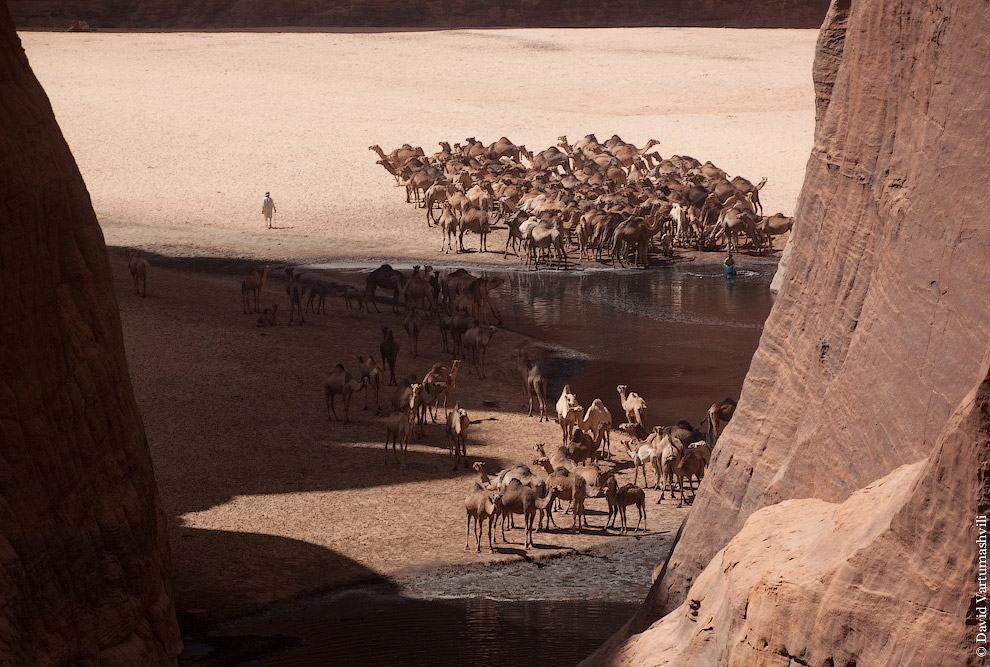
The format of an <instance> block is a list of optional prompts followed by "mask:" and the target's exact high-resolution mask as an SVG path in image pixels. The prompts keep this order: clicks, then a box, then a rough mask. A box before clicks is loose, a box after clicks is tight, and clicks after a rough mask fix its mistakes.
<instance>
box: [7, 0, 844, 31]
mask: <svg viewBox="0 0 990 667" xmlns="http://www.w3.org/2000/svg"><path fill="white" fill-rule="evenodd" d="M7 3H8V5H9V7H10V11H11V14H13V16H14V20H15V22H16V23H17V25H18V26H19V27H47V28H56V29H59V30H65V29H66V28H68V26H69V23H70V22H71V21H72V20H73V19H85V20H86V21H88V22H89V23H90V25H91V26H92V27H94V28H101V29H105V28H125V29H126V28H136V29H152V30H154V29H173V28H210V29H240V28H251V27H287V26H293V27H295V26H305V27H372V26H385V27H391V26H402V27H404V28H415V27H422V28H463V27H480V26H513V27H523V26H525V27H531V26H553V27H556V26H562V27H592V26H645V25H652V26H726V27H739V28H752V27H765V28H817V27H818V26H819V25H820V24H821V21H822V18H823V17H824V16H825V10H826V9H827V8H828V2H827V0H765V1H764V2H759V3H754V2H746V1H745V0H659V1H658V0H615V1H614V2H599V1H597V0H573V1H571V2H565V1H562V0H480V1H477V2H468V1H467V0H429V1H427V2H413V1H412V0H349V1H346V2H342V1H340V0H317V1H316V2H310V1H305V2H304V1H302V0H286V1H285V2H279V3H265V2H262V1H261V0H202V1H200V2H192V1H189V0H173V1H166V2H163V1H162V0H139V1H138V2H124V1H123V0H8V2H7Z"/></svg>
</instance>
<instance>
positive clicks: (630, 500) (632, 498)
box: [605, 475, 646, 535]
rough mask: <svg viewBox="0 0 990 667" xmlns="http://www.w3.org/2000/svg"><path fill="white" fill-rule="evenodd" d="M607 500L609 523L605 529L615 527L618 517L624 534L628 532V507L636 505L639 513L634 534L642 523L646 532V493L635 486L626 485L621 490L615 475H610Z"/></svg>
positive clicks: (606, 486) (606, 488)
mask: <svg viewBox="0 0 990 667" xmlns="http://www.w3.org/2000/svg"><path fill="white" fill-rule="evenodd" d="M605 499H606V500H607V501H608V522H607V523H606V524H605V528H606V529H607V528H609V527H611V526H614V525H615V517H616V515H618V516H620V517H621V519H622V534H623V535H625V534H626V532H627V524H626V507H628V506H629V505H635V506H636V509H637V510H638V511H639V515H638V517H637V519H636V527H635V528H633V532H635V531H637V530H639V523H640V521H642V522H643V530H646V492H644V491H643V489H641V488H639V487H638V486H636V485H635V484H626V485H625V486H623V487H621V488H619V483H618V482H616V481H615V475H609V477H608V480H607V481H606V483H605Z"/></svg>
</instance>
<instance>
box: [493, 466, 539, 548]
mask: <svg viewBox="0 0 990 667" xmlns="http://www.w3.org/2000/svg"><path fill="white" fill-rule="evenodd" d="M555 495H556V490H554V489H551V491H550V493H548V494H547V495H546V496H544V497H543V498H540V497H539V496H538V495H537V493H536V491H535V490H534V489H532V488H530V487H528V486H523V485H522V484H521V483H520V482H519V480H512V481H511V482H510V483H509V484H508V485H507V486H506V487H505V490H503V491H502V492H501V493H499V494H498V495H497V496H495V498H494V503H495V512H494V514H493V516H502V517H505V516H506V515H513V514H521V515H523V520H524V525H525V531H526V537H525V546H524V548H526V549H528V548H530V547H532V546H533V519H534V518H536V513H537V512H538V511H545V510H546V508H547V507H549V506H550V503H551V502H553V499H554V497H555ZM491 530H492V522H491V520H489V522H488V531H489V533H491ZM502 541H503V542H506V543H508V540H507V539H505V522H504V521H503V522H502Z"/></svg>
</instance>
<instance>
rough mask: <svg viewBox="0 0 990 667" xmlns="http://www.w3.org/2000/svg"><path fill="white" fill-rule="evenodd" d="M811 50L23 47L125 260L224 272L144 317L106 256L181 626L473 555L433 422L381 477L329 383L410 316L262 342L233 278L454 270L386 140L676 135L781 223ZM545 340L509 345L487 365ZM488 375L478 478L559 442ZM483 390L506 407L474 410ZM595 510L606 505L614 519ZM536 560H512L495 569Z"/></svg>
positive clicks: (273, 286)
mask: <svg viewBox="0 0 990 667" xmlns="http://www.w3.org/2000/svg"><path fill="white" fill-rule="evenodd" d="M815 36H816V33H815V32H814V31H793V30H772V31H771V30H747V31H739V30H719V31H716V30H697V29H620V30H491V31H480V30H457V31H442V32H422V33H421V32H394V33H389V32H385V33H278V34H263V33H224V34H209V33H171V34H124V33H116V34H101V33H95V34H63V33H30V32H25V33H21V38H22V40H23V42H24V45H25V48H26V51H27V54H28V56H29V58H30V61H31V64H32V66H33V68H34V69H35V71H36V73H37V75H38V77H39V79H40V80H41V82H42V84H43V85H44V86H45V89H46V91H47V93H48V95H49V96H50V98H51V101H52V104H53V107H54V109H55V113H56V116H57V118H58V121H59V123H60V126H61V128H62V131H63V132H64V134H65V136H66V138H67V140H68V143H69V145H70V147H71V148H72V150H73V153H74V155H75V158H76V160H77V163H78V165H79V167H80V170H81V172H82V174H83V177H84V179H85V180H86V183H87V186H88V188H89V191H90V193H91V196H92V199H93V204H94V207H95V210H96V212H97V214H98V216H99V218H100V221H101V224H102V227H103V231H104V234H105V237H106V240H107V243H108V245H110V246H133V247H140V248H143V249H146V250H149V251H152V252H155V253H159V254H161V255H166V256H172V257H187V258H196V257H221V258H229V259H231V260H232V261H231V262H230V264H229V266H228V268H227V269H226V270H220V269H218V268H217V267H216V265H213V266H212V267H211V268H210V270H209V271H206V272H203V271H196V270H192V267H193V266H194V265H193V264H192V263H186V264H183V263H175V264H171V265H168V266H162V265H161V264H160V263H159V265H158V266H153V268H152V278H151V279H149V292H150V294H149V297H148V298H147V299H140V298H139V297H134V296H133V295H132V294H131V293H130V278H129V276H128V275H127V272H126V261H125V260H124V258H123V253H122V252H121V251H114V252H113V253H112V257H113V268H114V272H115V275H116V279H117V290H118V298H119V300H120V305H121V316H122V320H123V326H124V333H125V343H126V347H127V353H128V359H129V364H130V369H131V375H132V379H133V381H134V384H135V392H136V395H137V398H138V401H139V404H140V406H141V410H142V413H143V417H144V419H145V424H146V428H147V431H148V437H149V443H150V445H151V449H152V454H153V457H154V461H155V467H156V475H157V479H158V483H159V487H160V491H161V495H162V500H163V504H164V505H165V509H166V512H167V514H168V516H169V517H170V520H171V523H170V535H169V537H170V543H171V545H172V554H173V565H174V574H175V590H176V597H177V605H178V608H179V609H180V610H182V609H188V608H206V609H208V610H210V614H211V616H212V617H214V618H216V617H222V616H230V615H233V614H236V613H240V612H245V611H249V610H252V609H256V608H258V607H259V606H263V605H265V604H268V603H271V602H274V601H277V600H282V599H285V598H289V597H293V596H297V595H300V594H303V593H306V592H309V591H313V590H318V589H326V588H331V587H333V586H339V585H342V584H346V583H353V582H356V581H360V580H375V579H381V578H382V577H396V576H400V575H402V574H403V573H406V574H408V573H410V572H415V571H417V570H421V569H423V568H431V567H435V566H437V565H445V564H446V565H449V564H458V563H476V562H478V559H477V557H476V555H475V554H474V552H473V550H472V551H470V552H465V551H464V549H463V543H462V540H463V538H464V519H463V510H461V509H460V502H461V500H462V498H463V496H464V494H465V492H466V491H467V490H468V488H470V482H469V479H473V475H467V474H465V473H459V474H458V475H456V476H455V475H453V474H452V473H450V471H449V469H448V464H447V460H446V458H445V456H446V455H445V451H444V450H443V449H442V448H441V447H439V444H440V443H441V442H442V435H441V434H442V430H440V427H438V426H433V425H429V426H428V427H427V437H426V438H425V439H423V440H421V441H420V442H419V443H418V444H416V445H414V446H413V447H412V450H411V459H412V465H411V469H410V471H408V472H406V473H404V474H403V475H398V476H397V475H395V474H394V472H393V469H391V468H390V469H389V471H388V472H386V471H385V470H384V469H383V466H382V460H381V443H380V438H381V436H382V434H383V428H382V421H383V418H381V417H380V418H377V419H376V418H373V417H372V416H371V415H370V414H369V413H366V412H363V411H361V410H360V408H361V407H362V406H363V403H364V397H363V396H360V397H358V398H357V399H355V403H354V405H352V416H353V417H355V424H354V425H351V426H347V427H345V426H342V425H338V424H332V423H330V422H328V421H327V418H326V413H325V407H324V406H323V405H322V399H323V397H322V381H323V379H324V377H325V375H326V374H327V372H328V371H329V370H330V369H331V368H332V366H333V364H335V363H337V362H338V361H343V362H344V363H345V364H347V366H348V368H349V369H350V370H351V371H352V372H354V371H356V368H357V364H356V355H357V354H360V353H368V352H374V353H375V354H376V356H377V344H378V340H379V334H378V331H379V328H380V326H381V325H382V324H383V323H386V324H388V325H389V326H391V327H392V328H393V329H395V330H400V329H401V319H400V318H398V317H397V316H391V315H386V314H384V313H383V315H381V316H373V317H369V316H363V315H358V314H350V315H345V314H342V307H341V305H340V304H339V303H337V302H336V300H335V302H334V304H333V306H332V311H333V313H334V314H333V315H331V316H321V317H320V318H319V319H315V320H314V321H313V322H311V323H310V324H309V325H307V326H306V327H303V328H297V327H293V328H288V327H285V326H280V327H279V328H277V329H258V328H255V327H254V326H253V321H254V320H253V318H250V317H248V316H245V315H243V314H242V313H241V307H240V292H239V284H240V279H241V277H242V276H243V272H244V271H243V269H244V265H243V264H240V263H238V262H236V261H233V260H236V259H237V258H251V259H265V260H270V261H276V262H283V261H284V262H294V263H299V262H305V261H310V260H318V259H323V260H336V261H343V260H349V261H354V262H356V263H358V264H361V263H367V264H373V263H375V262H377V261H378V260H380V259H383V258H398V259H404V260H407V262H408V261H409V260H423V261H430V260H433V259H435V258H436V257H437V248H438V247H439V245H438V241H439V239H437V238H436V236H435V235H434V232H430V231H428V230H427V229H426V227H425V225H424V224H423V219H422V211H421V210H417V209H415V208H413V207H412V206H411V205H408V204H405V203H404V195H403V193H402V191H401V190H400V189H399V188H396V187H395V185H394V181H393V179H392V178H391V177H390V176H389V175H388V174H387V173H386V172H385V171H384V170H383V169H381V167H380V166H379V165H377V164H375V159H376V156H375V155H374V154H373V153H372V152H370V151H369V150H368V146H369V145H371V144H375V143H378V144H381V146H382V147H383V148H384V149H385V150H386V151H388V150H390V149H391V148H393V147H395V146H397V145H399V144H401V143H403V142H410V143H413V144H414V145H422V146H424V148H425V149H426V150H427V151H428V152H431V151H433V150H434V149H435V148H436V147H437V146H436V142H437V141H439V140H449V141H452V142H453V141H461V140H463V139H464V138H465V137H468V136H475V137H478V138H480V139H482V140H484V141H486V142H490V141H493V140H495V139H497V138H498V137H499V136H501V135H506V136H508V137H510V138H511V139H512V140H514V141H516V142H518V143H524V144H526V145H527V146H529V147H530V148H543V147H545V146H548V145H551V144H553V143H555V142H556V138H557V137H558V136H559V135H561V134H566V135H568V137H569V138H572V139H573V138H577V137H580V136H583V135H584V134H586V133H589V132H595V133H597V134H598V136H599V137H600V138H604V137H608V136H610V135H611V134H612V133H613V132H614V133H618V134H619V135H620V136H622V137H623V138H624V139H626V140H628V141H632V142H634V143H636V144H637V145H642V144H644V143H645V142H646V140H647V139H648V138H650V137H656V138H658V139H660V140H661V151H660V152H661V153H662V154H663V155H669V154H673V153H678V154H690V155H693V156H694V157H697V158H699V159H701V160H706V159H710V160H712V161H713V162H715V163H716V164H718V165H719V166H721V167H723V168H724V169H726V170H727V171H728V172H729V173H730V174H741V175H744V176H746V177H748V178H750V179H751V180H754V181H755V180H757V179H758V178H760V177H762V176H766V177H767V178H768V184H767V186H766V187H765V188H764V190H763V191H762V193H761V198H762V200H763V203H764V206H765V208H766V210H767V212H768V213H770V212H773V211H777V210H780V211H783V212H785V213H788V214H790V213H792V212H793V209H794V206H795V202H796V199H797V195H798V191H799V189H800V184H801V181H802V178H803V173H804V166H805V165H804V162H805V160H806V158H807V154H808V152H809V150H810V146H811V139H812V136H811V135H812V128H813V121H814V110H813V109H814V97H813V92H812V86H811V80H810V76H809V72H810V69H811V58H812V54H813V50H814V42H815ZM265 191H271V192H272V195H273V197H274V198H275V200H276V203H277V205H278V213H277V215H276V220H275V222H276V227H277V229H274V230H266V229H264V225H263V221H262V217H261V215H260V204H261V197H262V195H263V194H264V192H265ZM502 233H503V234H504V232H502ZM495 238H496V240H494V241H492V244H493V245H494V246H495V247H498V241H497V238H498V236H496V237H495ZM503 238H504V237H503ZM453 261H456V259H454V260H453ZM492 261H494V262H500V263H502V262H503V260H502V258H501V256H479V255H478V254H476V253H475V254H472V255H471V262H472V263H473V264H477V263H483V262H492ZM153 264H155V262H154V261H153ZM166 264H167V263H166ZM283 287H284V283H283V282H279V281H278V280H276V279H273V280H272V281H271V282H270V284H269V285H268V286H267V287H266V290H265V295H264V299H263V301H264V302H265V303H272V302H280V303H281V304H282V306H283V311H282V313H283V314H282V319H281V323H282V324H283V325H284V323H285V321H286V320H285V315H287V313H285V310H286V308H287V304H286V299H285V294H284V290H283V289H282V288H283ZM503 298H504V297H503ZM383 310H385V309H383ZM342 331H343V332H347V333H346V335H340V332H342ZM426 331H427V333H425V334H424V342H421V347H423V348H425V350H427V354H426V357H425V358H420V359H417V360H413V359H411V358H410V357H409V354H408V344H407V343H406V341H405V339H404V335H400V340H401V341H402V342H403V352H402V357H401V360H400V374H405V373H406V372H408V371H410V370H415V371H416V372H417V373H418V374H419V375H420V376H421V375H422V374H423V373H425V372H426V370H428V368H429V366H430V365H431V364H432V363H433V361H436V360H439V359H441V358H442V357H440V356H439V335H438V333H437V332H436V329H435V327H433V326H428V327H427V330H426ZM532 344H534V342H533V341H527V340H525V339H523V338H522V337H521V336H518V335H515V334H511V333H508V332H505V333H504V335H503V334H502V333H500V334H499V335H498V336H497V337H496V339H495V349H494V350H492V351H491V352H490V358H492V359H502V360H505V359H508V358H510V357H511V355H512V352H513V350H514V349H515V348H517V347H519V346H523V345H532ZM491 366H492V370H491V373H490V374H491V376H492V379H491V380H489V381H488V382H487V383H485V384H482V383H480V382H479V381H478V380H477V379H475V378H473V377H472V378H470V379H468V380H466V381H465V383H464V388H463V392H464V394H463V397H464V400H465V401H466V402H467V403H469V404H470V406H471V417H472V418H473V419H477V420H481V422H480V424H479V425H477V426H476V427H474V430H473V431H472V434H471V438H470V442H471V443H472V444H471V447H470V448H469V452H470V456H471V459H472V460H487V461H490V462H491V463H490V465H489V470H492V471H494V470H497V469H498V466H500V465H503V464H507V463H514V462H515V461H517V460H527V461H528V460H531V458H532V444H533V443H534V442H540V441H545V442H548V443H554V442H557V441H558V440H559V438H560V431H559V427H557V425H556V424H553V423H550V424H542V425H541V424H539V423H537V422H536V420H535V419H529V418H527V417H526V416H525V414H521V412H520V409H521V407H522V393H521V389H520V387H518V386H517V383H516V380H515V375H514V371H513V369H512V368H511V367H510V366H509V365H508V364H505V363H502V364H491ZM389 393H390V392H389V391H383V397H382V402H383V404H384V403H385V402H386V401H387V397H388V395H389ZM613 393H614V389H613V388H609V387H605V388H602V392H601V394H602V395H603V396H608V397H610V398H611V397H612V394H613ZM483 398H485V399H487V398H494V399H496V400H497V401H498V402H499V405H500V406H501V407H500V408H499V409H493V410H482V409H479V407H478V406H480V403H481V400H482V399H483ZM554 398H555V397H552V398H551V400H553V399H554ZM590 398H591V397H588V400H590ZM715 398H719V397H713V399H715ZM623 458H624V457H623ZM627 473H628V470H627V471H626V473H624V474H627ZM656 497H657V494H656V492H652V491H651V492H650V495H649V496H648V502H649V504H650V511H651V520H650V523H651V525H650V534H651V535H654V536H659V537H658V539H657V541H656V544H658V545H666V546H668V547H669V540H670V538H672V536H673V534H674V532H676V529H677V526H678V525H679V523H680V521H681V520H682V518H683V516H684V515H685V513H686V510H669V511H665V512H663V513H661V514H659V515H658V513H657V506H656V505H655V504H653V503H654V500H655V499H656ZM594 508H595V510H596V511H603V510H604V500H600V501H597V502H596V503H595V504H594ZM602 519H603V516H602V515H600V514H599V515H595V516H594V517H593V520H594V521H596V522H597V523H599V524H600V523H601V521H602ZM520 538H521V533H519V531H516V532H515V534H514V537H512V538H510V539H516V540H517V541H519V539H520ZM607 539H612V540H614V539H619V538H614V537H613V538H607ZM624 539H631V538H624ZM605 541H606V540H605V539H604V538H602V536H601V535H595V534H589V535H581V536H573V535H564V534H561V535H557V534H555V535H552V536H550V537H548V538H544V537H541V538H538V539H537V542H538V543H540V544H544V545H546V546H551V545H552V546H553V547H561V548H562V549H563V551H561V550H559V549H553V548H546V549H543V550H542V551H543V553H544V555H545V554H548V553H564V552H566V551H567V550H570V549H588V548H592V547H595V546H597V545H602V544H604V543H605ZM518 557H519V550H508V551H505V552H503V554H502V555H500V556H498V557H496V560H505V559H510V558H518ZM659 557H660V553H659V551H658V558H659ZM484 558H487V556H485V557H484ZM642 576H643V577H648V576H649V572H646V571H645V570H644V572H643V573H642Z"/></svg>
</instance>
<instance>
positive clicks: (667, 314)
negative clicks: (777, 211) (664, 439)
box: [500, 265, 773, 424]
mask: <svg viewBox="0 0 990 667" xmlns="http://www.w3.org/2000/svg"><path fill="white" fill-rule="evenodd" d="M772 271H773V267H772V266H768V267H764V268H762V269H761V270H757V271H740V272H739V275H737V276H736V277H735V278H733V279H726V277H725V276H724V274H722V273H721V271H720V270H719V269H718V268H715V267H707V268H699V269H694V268H691V267H690V265H677V266H668V267H664V268H661V269H657V270H651V271H636V272H614V271H586V272H581V273H560V272H522V273H515V274H509V276H508V280H507V282H508V289H503V291H502V294H501V299H500V303H501V304H502V308H503V310H504V318H505V322H506V325H507V326H508V327H510V328H512V329H515V330H517V331H520V332H522V333H525V334H527V335H530V336H533V337H535V338H539V339H541V340H545V341H549V342H552V343H556V344H557V345H560V346H564V347H566V348H569V349H571V350H574V351H576V352H579V353H580V356H579V359H583V363H579V364H577V365H576V366H574V367H572V368H570V369H567V367H566V365H565V364H562V365H560V366H559V368H558V369H557V370H558V371H559V372H558V373H557V374H556V377H555V382H554V383H553V384H552V386H551V388H550V391H551V393H554V396H553V398H555V397H556V393H559V391H560V386H561V385H562V384H563V382H564V381H565V380H567V378H566V377H565V376H566V375H567V374H568V372H573V371H574V369H575V368H576V369H577V370H576V372H574V374H573V376H572V377H570V378H569V382H570V384H571V387H572V389H574V391H576V392H577V393H578V398H579V399H580V400H581V402H582V403H583V404H584V405H588V404H589V403H590V402H591V401H592V400H593V399H594V398H596V397H600V398H602V400H604V401H605V404H606V405H607V406H608V407H609V409H610V410H611V411H612V413H613V416H616V417H618V416H619V415H621V412H619V402H618V394H617V393H616V391H615V387H616V385H618V384H628V385H629V386H630V388H631V389H632V390H633V391H636V392H638V393H640V394H641V395H642V396H643V397H644V398H646V400H647V403H648V405H649V413H648V417H649V421H650V422H651V423H664V424H667V423H671V422H673V421H676V420H677V419H682V418H686V419H689V420H691V421H697V420H698V419H699V418H700V417H701V415H703V414H704V412H705V410H706V409H707V408H708V406H709V405H710V404H711V403H712V402H713V401H715V400H718V399H721V398H723V397H724V396H738V395H739V390H740V388H741V387H742V381H743V378H744V377H745V375H746V371H747V370H748V369H749V363H750V360H751V359H752V356H753V353H754V352H755V350H756V347H757V345H758V344H759V339H760V334H761V333H762V330H763V322H764V321H765V320H766V317H767V315H768V314H769V312H770V307H771V305H772V300H771V296H770V292H769V284H770V280H771V278H772V277H773V275H772ZM551 373H553V371H552V370H551ZM555 392H556V393H555Z"/></svg>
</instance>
